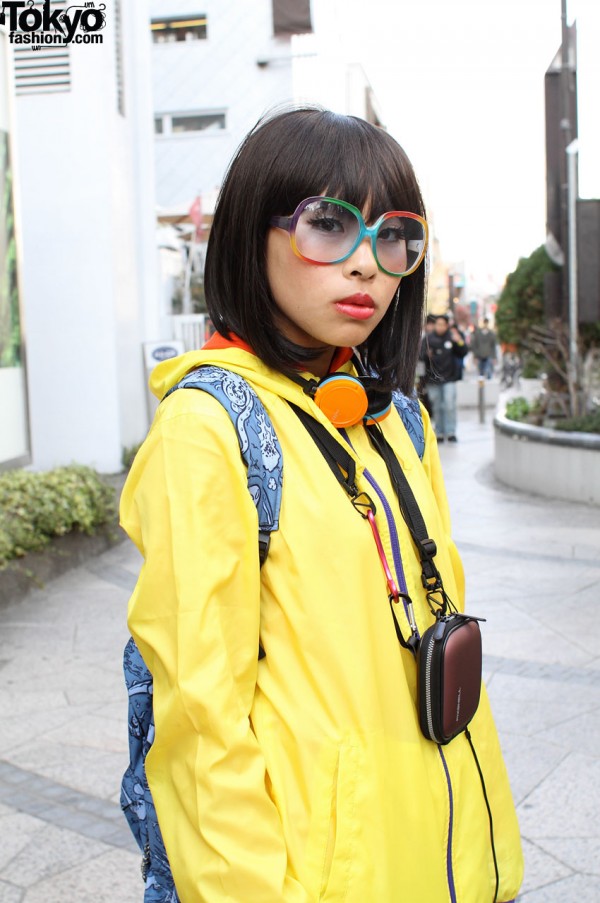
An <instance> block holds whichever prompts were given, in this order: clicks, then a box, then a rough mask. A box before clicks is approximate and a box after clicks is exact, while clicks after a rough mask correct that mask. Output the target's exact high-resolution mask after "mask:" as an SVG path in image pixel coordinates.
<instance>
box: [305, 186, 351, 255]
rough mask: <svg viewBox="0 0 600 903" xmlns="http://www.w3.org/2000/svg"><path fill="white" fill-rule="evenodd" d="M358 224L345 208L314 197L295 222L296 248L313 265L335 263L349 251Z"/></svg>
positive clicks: (333, 202)
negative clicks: (312, 262) (313, 263)
mask: <svg viewBox="0 0 600 903" xmlns="http://www.w3.org/2000/svg"><path fill="white" fill-rule="evenodd" d="M359 232H360V223H359V221H358V219H357V217H356V216H355V214H354V213H352V211H351V210H348V209H347V208H346V207H342V206H341V204H336V203H335V201H330V200H325V199H322V198H318V199H317V200H314V201H311V202H310V203H309V204H307V205H306V207H304V209H303V210H302V212H301V213H300V216H299V217H298V221H297V223H296V232H295V240H296V247H297V249H298V251H299V253H300V254H301V255H302V257H305V258H306V259H307V260H312V261H314V262H315V263H335V261H337V260H340V259H341V258H342V257H345V256H346V254H348V252H349V251H350V250H351V248H352V246H353V244H354V243H355V241H356V239H357V237H358V234H359Z"/></svg>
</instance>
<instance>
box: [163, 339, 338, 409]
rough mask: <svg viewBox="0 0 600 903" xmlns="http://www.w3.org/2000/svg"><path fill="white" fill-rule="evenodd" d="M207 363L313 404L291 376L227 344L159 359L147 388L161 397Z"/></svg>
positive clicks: (300, 402)
mask: <svg viewBox="0 0 600 903" xmlns="http://www.w3.org/2000/svg"><path fill="white" fill-rule="evenodd" d="M209 364H212V365H214V366H217V367H224V368H226V369H227V370H233V371H234V372H235V373H239V375H240V376H243V377H244V378H245V379H247V380H248V381H249V382H252V383H253V384H254V385H256V386H260V387H262V388H264V389H267V390H268V391H270V392H274V393H275V394H276V395H280V396H281V397H282V398H286V399H287V400H288V401H293V402H294V403H295V404H297V405H298V406H300V407H303V408H306V409H309V405H311V404H312V402H311V401H310V399H309V398H308V396H307V395H306V394H305V393H304V391H303V390H302V387H301V386H299V385H298V384H297V383H295V382H294V381H293V380H292V379H290V378H289V377H287V376H286V375H285V374H283V373H280V372H279V371H277V370H272V369H271V368H270V367H267V365H266V364H264V363H263V362H262V361H261V360H260V358H258V357H257V356H256V355H255V354H253V352H252V351H247V350H245V349H244V348H240V347H237V346H235V345H230V346H229V347H226V348H207V347H205V348H203V349H201V350H199V351H188V352H186V353H185V354H181V355H178V357H173V358H169V360H166V361H162V362H161V363H160V364H157V365H156V367H155V368H154V369H153V370H152V373H151V374H150V380H149V385H150V389H151V391H152V393H153V395H155V396H156V397H157V398H158V399H159V400H160V399H162V398H164V396H165V395H166V393H167V392H168V391H169V389H171V388H172V387H173V386H174V385H175V384H176V383H177V382H179V380H180V379H182V377H184V376H185V375H186V373H189V372H190V370H194V369H196V367H200V366H207V365H209ZM341 371H343V372H345V373H354V372H355V371H354V368H353V365H352V364H351V362H350V361H347V362H346V363H344V364H342V365H341V367H339V368H338V370H337V371H336V372H341ZM299 375H301V376H304V377H305V378H307V379H310V378H312V379H315V378H316V377H315V376H314V375H313V374H311V373H309V372H307V371H299Z"/></svg>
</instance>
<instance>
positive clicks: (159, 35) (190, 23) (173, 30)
mask: <svg viewBox="0 0 600 903" xmlns="http://www.w3.org/2000/svg"><path fill="white" fill-rule="evenodd" d="M206 22H207V18H206V16H205V15H203V14H202V15H201V14H198V15H196V16H180V17H179V18H172V17H171V18H168V19H152V21H151V23H150V28H151V30H152V40H153V41H154V43H155V44H170V43H172V42H173V41H205V40H206Z"/></svg>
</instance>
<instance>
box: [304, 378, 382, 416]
mask: <svg viewBox="0 0 600 903" xmlns="http://www.w3.org/2000/svg"><path fill="white" fill-rule="evenodd" d="M314 400H315V403H316V405H317V407H319V408H320V409H321V411H323V413H324V414H325V416H326V417H327V419H328V420H330V421H331V423H332V424H333V425H334V426H335V427H337V428H338V429H342V428H343V427H346V426H354V425H355V424H356V423H360V421H361V420H362V419H363V417H364V416H365V414H366V413H367V408H368V404H369V402H368V398H367V393H366V392H365V389H364V387H363V385H362V383H361V381H360V380H359V379H357V378H356V377H355V376H350V375H349V374H348V373H336V374H335V375H334V376H328V377H326V378H325V379H324V380H323V381H322V382H321V383H319V388H318V389H317V391H316V392H315V395H314Z"/></svg>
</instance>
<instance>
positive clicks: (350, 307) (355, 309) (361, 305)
mask: <svg viewBox="0 0 600 903" xmlns="http://www.w3.org/2000/svg"><path fill="white" fill-rule="evenodd" d="M335 306H336V308H337V310H338V311H339V312H340V313H342V314H345V315H346V316H347V317H352V318H353V319H354V320H368V319H369V317H372V316H373V314H374V313H375V302H374V301H373V299H372V298H371V296H370V295H364V294H362V293H357V294H356V295H350V297H348V298H342V299H341V300H340V301H336V302H335Z"/></svg>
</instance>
